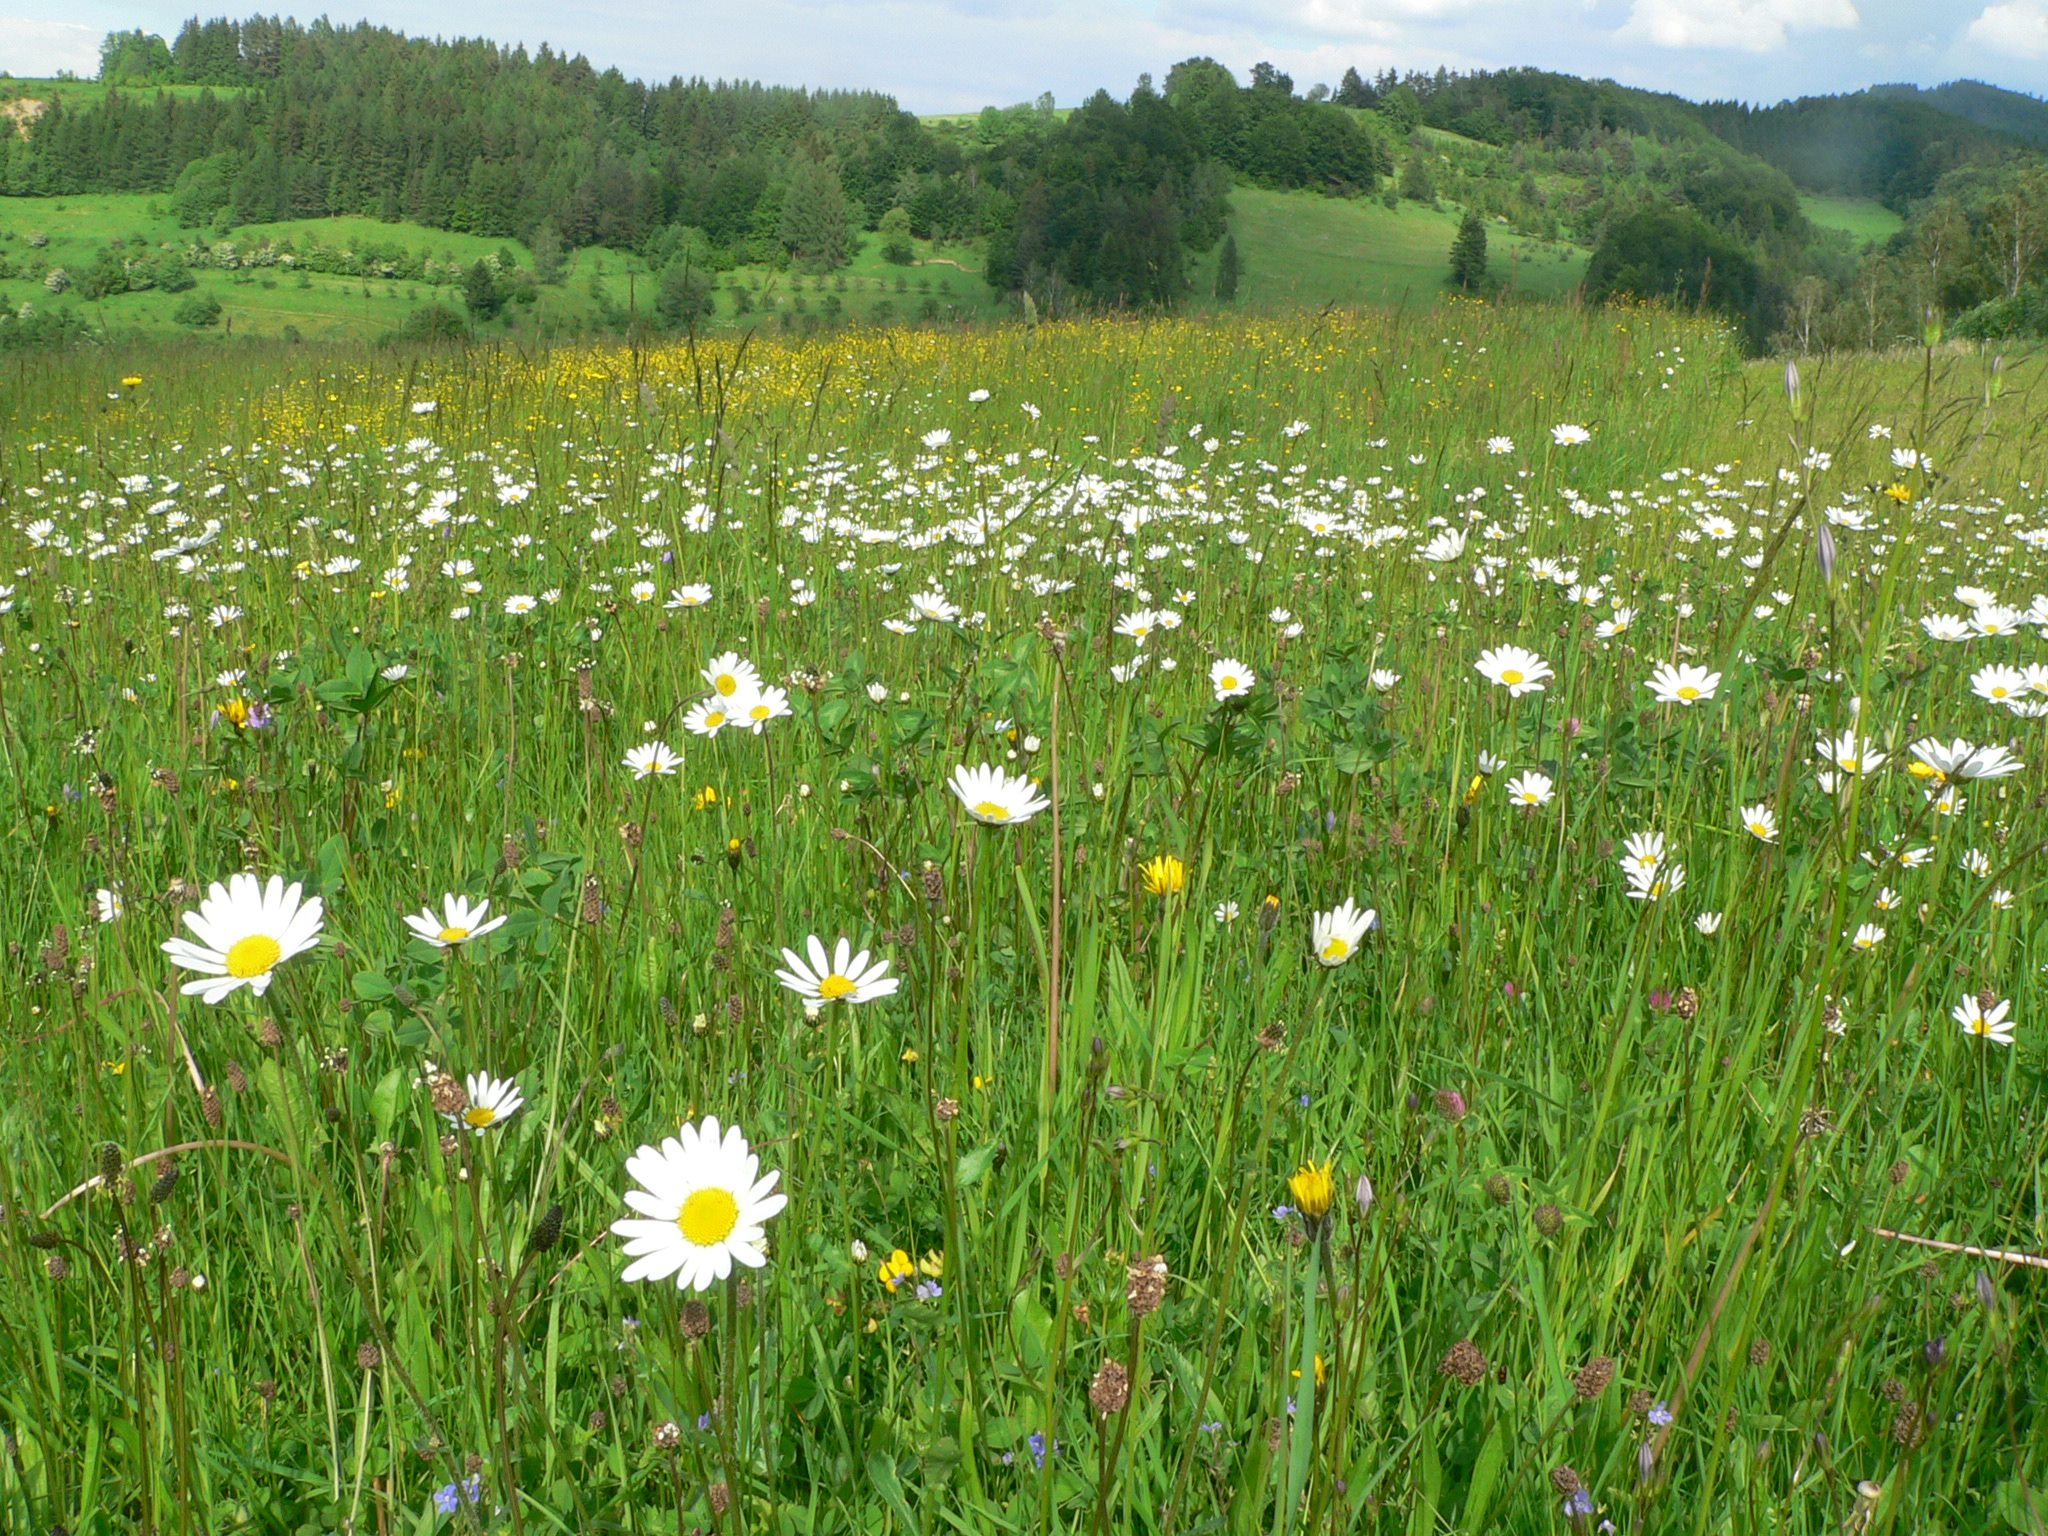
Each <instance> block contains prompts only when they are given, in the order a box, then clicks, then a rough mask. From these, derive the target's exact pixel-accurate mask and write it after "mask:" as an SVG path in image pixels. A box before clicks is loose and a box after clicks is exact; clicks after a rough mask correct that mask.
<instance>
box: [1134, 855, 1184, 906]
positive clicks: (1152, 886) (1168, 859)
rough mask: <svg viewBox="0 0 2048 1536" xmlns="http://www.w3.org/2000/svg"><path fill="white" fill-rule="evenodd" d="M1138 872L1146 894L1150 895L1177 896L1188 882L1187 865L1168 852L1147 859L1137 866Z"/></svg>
mask: <svg viewBox="0 0 2048 1536" xmlns="http://www.w3.org/2000/svg"><path fill="white" fill-rule="evenodd" d="M1138 873H1139V875H1140V877H1141V878H1142V879H1143V880H1144V882H1145V891H1146V894H1148V895H1152V896H1178V895H1179V894H1180V893H1181V892H1182V891H1183V890H1184V889H1186V887H1187V883H1188V867H1187V865H1185V864H1183V863H1182V862H1181V861H1180V860H1179V859H1178V858H1176V857H1175V856H1174V855H1172V854H1170V853H1162V854H1160V855H1159V856H1158V857H1156V858H1152V859H1147V860H1146V861H1145V862H1144V863H1143V864H1141V865H1140V866H1139V867H1138Z"/></svg>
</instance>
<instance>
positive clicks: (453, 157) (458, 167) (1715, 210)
mask: <svg viewBox="0 0 2048 1536" xmlns="http://www.w3.org/2000/svg"><path fill="white" fill-rule="evenodd" d="M103 58H104V59H105V61H106V63H105V69H104V71H103V76H102V78H101V79H99V80H97V81H92V82H79V81H70V80H62V81H14V80H0V112H4V113H5V116H6V124H5V125H4V126H0V197H4V198H5V202H4V204H0V300H4V305H5V307H4V309H0V345H27V344H45V343H50V342H64V341H84V340H91V339H97V340H102V341H104V340H108V339H112V338H116V337H118V336H120V335H122V334H124V333H129V332H152V331H163V330H168V329H177V328H181V327H183V328H189V329H198V330H215V329H217V330H218V331H220V332H222V333H226V334H233V335H237V336H251V335H254V336H284V337H297V338H299V339H304V340H315V339H325V338H340V337H359V338H360V337H377V336H384V335H388V334H391V333H393V332H400V331H404V332H407V333H408V334H418V335H423V336H424V335H431V336H434V337H448V336H453V335H458V334H469V335H477V334H481V335H505V336H518V337H521V338H536V339H538V338H548V337H560V336H569V335H578V334H583V333H586V332H592V331H619V330H623V329H626V328H628V327H637V328H641V329H643V330H645V329H651V330H656V331H668V332H680V331H683V330H686V329H693V328H694V329H719V328H732V327H742V328H749V329H753V328H762V327H767V328H773V329H780V330H810V329H815V328H819V327H826V326H835V325H840V324H848V323H874V324H901V323H905V322H909V323H944V324H950V323H960V322H974V321H981V320H987V319H991V318H998V317H1002V316H1019V317H1021V316H1023V315H1025V314H1026V313H1031V314H1036V315H1038V316H1040V317H1046V318H1060V317H1063V316H1067V315H1071V314H1077V313H1102V312H1112V311H1130V310H1171V309H1179V308H1184V307H1188V306H1199V307H1213V306H1214V305H1216V304H1219V303H1239V304H1246V305H1251V306H1256V307H1261V308H1265V307H1272V306H1284V305H1294V304H1317V305H1319V304H1324V303H1329V302H1380V303H1387V302H1398V303H1404V304H1406V303H1417V302H1422V301H1424V300H1425V299H1428V298H1431V297H1433V296H1435V295H1436V294H1438V293H1440V292H1442V291H1443V290H1444V288H1445V285H1446V282H1447V279H1448V277H1449V272H1450V250H1451V244H1452V240H1453V238H1454V237H1455V236H1456V235H1457V233H1458V230H1459V225H1460V221H1461V220H1464V219H1465V218H1466V217H1467V216H1468V215H1469V216H1471V217H1472V218H1473V219H1474V220H1475V222H1474V223H1473V225H1472V229H1471V232H1470V237H1471V238H1472V239H1475V240H1476V237H1477V234H1478V233H1479V232H1480V231H1482V230H1483V231H1484V232H1485V234H1486V236H1487V246H1488V256H1489V258H1490V259H1489V265H1488V270H1487V272H1486V274H1485V277H1484V279H1483V280H1482V281H1481V282H1480V283H1479V285H1478V286H1479V289H1480V291H1483V292H1488V293H1493V292H1501V293H1508V294H1512V295H1514V296H1517V297H1529V298H1538V299H1541V298H1552V297H1556V296H1559V295H1562V294H1566V293H1573V294H1580V295H1583V296H1584V297H1586V298H1588V299H1590V300H1593V301H1602V300H1605V299H1607V298H1610V297H1624V298H1636V299H1650V300H1656V301H1659V302H1664V303H1670V304H1676V305H1680V306H1682V307H1705V308H1707V309H1710V310H1713V311H1714V312H1715V313H1716V314H1717V315H1718V316H1719V317H1720V318H1721V319H1723V320H1724V321H1726V322H1728V323H1729V324H1730V325H1731V326H1732V327H1733V328H1734V329H1735V330H1736V332H1737V333H1738V334H1739V335H1740V336H1741V337H1742V339H1743V342H1744V344H1745V345H1746V346H1747V347H1749V348H1750V349H1751V350H1753V351H1759V352H1761V351H1764V350H1768V349H1770V348H1773V347H1784V346H1796V347H1799V348H1806V347H1810V346H1815V345H1819V346H1829V347H1834V346H1851V345H1853V346H1865V347H1874V346H1882V345H1888V344H1897V343H1899V342H1902V341H1907V340H1910V339H1912V338H1915V337H1919V336H1921V335H1923V334H1924V333H1925V330H1926V317H1927V316H1928V315H1929V314H1930V313H1933V314H1935V315H1937V316H1939V317H1941V318H1942V319H1943V320H1944V321H1947V320H1949V319H1953V320H1954V322H1955V324H1956V325H1957V327H1958V328H1960V329H1962V330H1964V331H1965V332H1966V333H1968V334H1972V335H1980V334H1981V335H1987V336H1992V335H1996V336H2000V337H2003V336H2010V335H2016V334H2032V333H2034V332H2037V331H2039V332H2048V291H2044V292H2043V293H2042V294H2041V295H2040V296H2039V298H2038V301H2037V299H2036V296H2035V290H2036V289H2037V288H2039V287H2041V285H2042V283H2043V281H2044V278H2048V160H2044V157H2043V156H2042V154H2041V153H2040V149H2039V147H2038V145H2039V144H2040V143H2042V142H2044V141H2048V104H2044V103H2042V102H2040V101H2037V100H2036V99H2034V98H2032V97H2027V96H2023V95H2019V94H2017V93H2014V92H2009V91H2000V90H1998V89H1996V88H1994V87H1990V86H1986V85H1982V84H1980V83H1977V82H1970V81H1958V82H1953V83H1952V84H1950V85H1947V86H1941V87H1935V88H1931V89H1913V88H1906V87H1893V86H1880V87H1873V88H1871V89H1869V90H1866V91H1862V92H1857V93H1854V94H1851V95H1844V96H1832V97H1814V98H1804V99H1801V100H1798V101H1790V102H1782V103H1779V104H1777V105H1774V106H1765V107H1752V106H1747V105H1742V104H1734V103H1706V104H1699V103H1694V102H1689V101H1686V100H1684V99H1683V98H1681V97H1678V96H1674V95H1669V94H1664V93H1658V92H1652V91H1645V90H1638V89H1633V88H1630V87H1625V86H1622V85H1619V84H1617V83H1615V82H1613V81H1608V80H1583V79H1579V78H1576V77H1573V76H1568V75H1560V74H1556V73H1552V72H1548V71H1542V70H1533V69H1513V70H1496V71H1484V70H1482V71H1474V72H1470V73H1466V74H1452V73H1449V72H1447V71H1441V70H1440V71H1437V72H1436V73H1434V74H1430V75H1424V74H1420V73H1410V74H1407V75H1397V74H1395V73H1393V72H1391V71H1389V72H1385V73H1382V74H1381V75H1380V76H1378V77H1377V78H1376V79H1374V80H1373V81H1371V82H1368V81H1366V80H1365V79H1364V78H1363V77H1362V76H1361V75H1360V74H1359V73H1358V72H1357V71H1356V70H1349V71H1346V72H1345V73H1344V75H1343V77H1342V79H1341V81H1340V82H1339V83H1338V85H1337V86H1336V87H1335V88H1334V89H1332V88H1331V87H1330V86H1328V85H1324V84H1308V83H1306V82H1302V83H1298V82H1296V81H1295V80H1293V79H1292V78H1291V77H1290V76H1288V75H1287V74H1286V73H1285V72H1284V71H1282V70H1280V69H1277V68H1275V67H1274V66H1273V65H1271V64H1264V63H1262V64H1259V65H1256V66H1254V67H1253V68H1252V70H1251V71H1250V72H1249V74H1248V76H1247V77H1246V78H1243V79H1240V78H1239V77H1238V76H1237V75H1235V74H1233V73H1232V72H1231V71H1230V70H1228V69H1226V68H1224V67H1223V66H1222V65H1220V64H1218V63H1217V62H1216V61H1214V60H1212V59H1203V58H1195V59H1186V60H1182V61H1181V62H1179V63H1177V64H1175V65H1173V67H1172V68H1171V69H1170V70H1168V71H1167V72H1166V73H1165V75H1164V77H1163V78H1162V79H1161V81H1160V82H1159V84H1158V85H1156V86H1155V85H1154V84H1153V82H1152V79H1151V77H1150V76H1147V77H1145V79H1144V80H1143V81H1141V83H1140V85H1139V86H1138V88H1137V89H1135V90H1134V91H1132V92H1131V94H1130V95H1129V96H1128V97H1126V98H1123V99H1118V98H1117V97H1114V96H1112V95H1110V94H1109V93H1108V92H1106V91H1102V92H1097V93H1096V94H1095V95H1093V96H1092V97H1090V98H1088V99H1087V100H1085V101H1083V102H1080V103H1078V104H1075V105H1070V106H1068V107H1064V108H1062V107H1059V106H1057V105H1056V104H1055V103H1054V102H1053V100H1052V98H1051V97H1050V96H1042V97H1040V98H1039V99H1038V100H1037V101H1035V102H1032V103H1029V104H1026V105H1020V106H1014V107H1007V108H994V107H991V108H987V109H984V110H982V111H981V112H978V113H950V114H943V115H938V116H934V117H930V118H924V119H920V118H917V117H915V116H913V115H911V114H910V113H908V112H905V111H904V110H902V108H901V107H900V106H899V104H898V103H896V102H895V101H894V100H892V99H891V98H889V97H887V96H885V95H882V94H880V93H877V92H872V91H827V92H820V91H807V90H802V89H794V88H785V87H776V86H768V85H763V84H758V83H752V82H744V81H741V82H710V81H705V80H701V79H687V80H686V79H671V80H668V81H662V82H643V81H636V80H631V79H628V78H627V77H625V76H624V75H623V74H621V73H620V72H618V71H616V70H607V71H599V70H597V69H595V68H593V67H592V66H591V65H590V64H589V63H588V61H586V60H584V59H582V58H580V57H577V56H574V55H566V54H561V53H557V52H555V51H553V50H552V49H550V48H547V47H542V48H541V49H539V50H538V51H535V52H528V51H527V50H526V49H524V48H516V47H514V48H508V47H504V46H502V45H499V44H497V43H493V42H488V41H483V40H477V39H454V40H448V41H443V40H425V39H420V38H414V37H408V36H405V35H403V34H401V33H398V32H395V31H391V30H389V29H386V28H380V27H372V26H369V25H367V24H362V25H354V26H339V25H335V24H333V23H330V22H327V21H319V22H315V23H313V24H310V25H302V24H300V23H298V22H295V21H291V20H284V19H279V18H274V17H273V18H264V17H256V18H252V19H250V20H248V21H245V22H232V21H225V20H218V21H209V22H204V23H201V22H197V21H195V22H191V23H188V24H187V25H186V26H185V27H184V28H183V29H181V30H180V31H179V33H178V34H177V36H176V38H175V39H172V40H169V41H166V40H164V39H161V38H157V37H154V36H151V35H149V34H147V33H143V32H128V33H119V34H115V35H113V36H111V37H110V38H109V39H108V42H107V45H106V47H105V49H104V50H103ZM1233 265H1234V266H1235V268H1236V270H1237V277H1236V279H1235V280H1232V279H1231V276H1230V272H1231V269H1232V267H1233ZM1027 298H1028V299H1029V300H1030V303H1029V304H1028V305H1027V304H1026V303H1025V300H1026V299H1027Z"/></svg>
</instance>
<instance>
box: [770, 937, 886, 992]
mask: <svg viewBox="0 0 2048 1536" xmlns="http://www.w3.org/2000/svg"><path fill="white" fill-rule="evenodd" d="M806 948H808V949H809V951H810V963H809V964H808V965H806V964H805V963H804V960H803V957H802V956H801V955H799V954H798V953H797V952H796V951H795V950H793V949H785V950H784V951H783V952H782V958H783V961H784V963H785V965H786V966H787V969H785V970H779V971H777V972H776V973H775V979H776V980H777V981H779V982H781V983H782V984H783V985H784V986H785V987H787V988H789V990H790V991H792V992H794V993H796V994H797V995H798V996H800V997H802V998H803V999H804V1001H805V1002H806V1003H807V1004H811V1005H822V1004H825V1003H837V1002H847V1003H872V1002H873V1001H875V999H876V998H880V997H888V996H889V995H890V994H891V993H893V992H894V991H895V990H896V989H897V988H898V987H899V986H901V985H902V980H901V978H899V977H895V976H891V975H889V974H888V970H889V962H888V961H887V960H880V959H878V960H876V961H875V962H874V964H873V965H870V964H869V963H868V952H867V951H866V950H861V951H860V952H859V953H858V954H855V953H854V949H853V944H852V941H850V940H848V939H844V938H842V939H840V941H839V943H838V945H837V947H836V948H834V950H833V951H832V953H831V954H830V955H827V954H826V953H825V944H824V941H823V940H822V939H820V938H819V937H818V936H817V935H816V934H812V935H811V937H810V940H809V942H808V944H807V945H806Z"/></svg>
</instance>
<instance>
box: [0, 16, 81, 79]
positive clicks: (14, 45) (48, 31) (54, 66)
mask: <svg viewBox="0 0 2048 1536" xmlns="http://www.w3.org/2000/svg"><path fill="white" fill-rule="evenodd" d="M101 35H102V34H101V31H100V29H99V28H98V27H82V26H80V25H79V24H78V23H77V22H73V21H39V20H36V19H35V18H33V17H29V16H0V67H4V68H5V69H6V70H7V72H8V73H9V74H12V75H17V76H21V77H23V78H27V79H33V78H35V77H37V76H44V75H54V74H56V73H58V72H59V71H60V70H66V69H68V70H70V71H72V72H73V73H74V74H79V75H96V74H98V73H99V71H100V37H101Z"/></svg>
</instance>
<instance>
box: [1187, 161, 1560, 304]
mask: <svg viewBox="0 0 2048 1536" xmlns="http://www.w3.org/2000/svg"><path fill="white" fill-rule="evenodd" d="M1230 200H1231V209H1232V213H1231V221H1230V228H1231V232H1232V233H1233V234H1235V235H1236V237H1237V244H1238V250H1239V253H1240V254H1241V255H1242V257H1243V259H1244V262H1245V276H1244V278H1243V280H1242V282H1241V283H1240V284H1239V287H1238V299H1239V302H1240V303H1245V304H1250V305H1255V306H1272V307H1283V306H1289V305H1292V306H1301V305H1319V304H1329V303H1337V304H1409V305H1416V304H1428V303H1432V302H1434V301H1435V299H1436V298H1437V297H1438V296H1439V295H1440V294H1441V293H1442V292H1443V285H1444V279H1445V277H1446V276H1447V275H1448V274H1449V271H1450V251H1451V241H1452V239H1453V238H1454V237H1455V236H1456V235H1457V232H1458V220H1459V218H1460V215H1459V214H1458V213H1456V212H1453V211H1451V210H1449V209H1447V208H1445V209H1438V208H1428V207H1424V206H1422V205H1420V204H1417V203H1409V202H1403V203H1402V204H1400V206H1399V207H1398V209H1388V208H1386V207H1385V206H1383V205H1382V204H1381V203H1379V202H1377V201H1371V200H1365V199H1340V198H1326V197H1322V196H1319V195H1317V194H1315V193H1311V192H1268V191H1262V190H1260V189H1258V188H1255V187H1239V188H1237V189H1236V190H1235V191H1233V192H1232V193H1231V195H1230ZM1487 247H1488V259H1489V262H1490V264H1491V270H1492V272H1493V275H1494V277H1495V278H1496V279H1497V280H1498V281H1500V282H1501V283H1503V284H1504V285H1506V286H1507V287H1508V288H1509V289H1510V290H1511V291H1513V292H1515V293H1518V294H1526V295H1530V296H1533V297H1537V298H1557V297H1561V296H1563V295H1565V294H1567V293H1569V292H1571V291H1572V290H1573V289H1575V288H1576V287H1577V286H1578V283H1579V280H1580V278H1582V277H1583V276H1584V275H1585V270H1586V261H1587V252H1585V251H1583V250H1581V249H1579V248H1577V247H1574V246H1571V245H1568V244H1563V243H1557V244H1546V243H1544V242H1542V241H1539V240H1535V239H1532V238H1530V237H1528V236H1524V235H1518V234H1513V233H1510V232H1509V231H1507V230H1505V229H1502V228H1500V227H1499V226H1498V225H1495V226H1493V227H1491V228H1489V229H1488V231H1487ZM1214 262H1215V257H1214V254H1213V253H1212V254H1211V255H1210V256H1209V257H1208V258H1206V259H1205V261H1204V262H1202V263H1201V264H1199V265H1198V267H1197V269H1196V272H1195V285H1196V291H1197V292H1198V293H1208V292H1213V291H1214V286H1215V277H1214V272H1215V266H1214Z"/></svg>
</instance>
